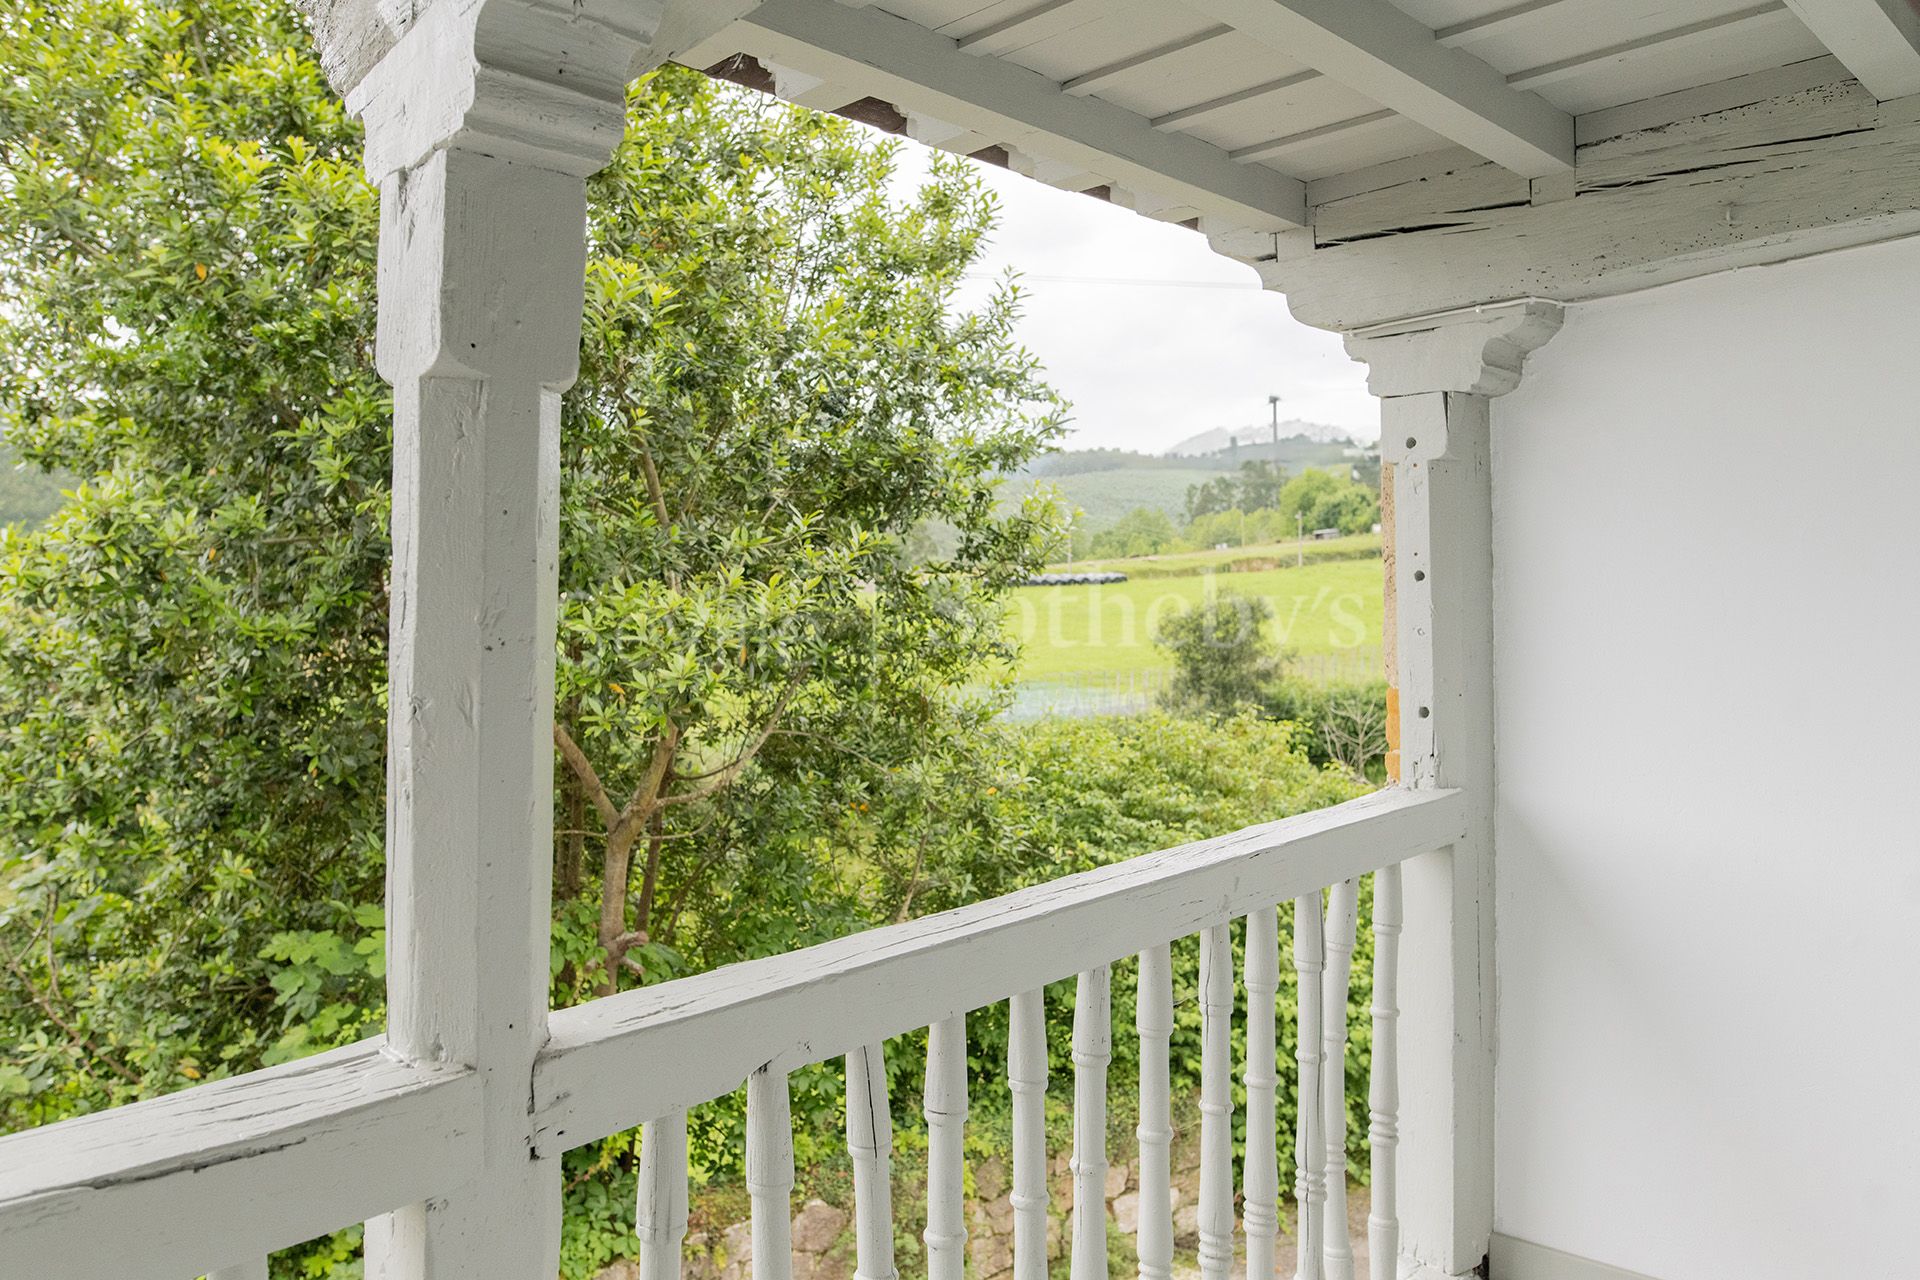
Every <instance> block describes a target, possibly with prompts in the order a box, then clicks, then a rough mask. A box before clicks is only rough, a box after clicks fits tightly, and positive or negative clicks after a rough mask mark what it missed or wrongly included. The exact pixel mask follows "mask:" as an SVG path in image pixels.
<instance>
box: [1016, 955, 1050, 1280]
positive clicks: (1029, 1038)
mask: <svg viewBox="0 0 1920 1280" xmlns="http://www.w3.org/2000/svg"><path fill="white" fill-rule="evenodd" d="M1008 1016H1009V1021H1010V1023H1011V1026H1010V1028H1009V1035H1008V1039H1007V1086H1008V1089H1009V1090H1010V1091H1011V1092H1012V1094H1013V1190H1012V1193H1011V1200H1012V1204H1013V1274H1014V1280H1046V1276H1047V1013H1046V992H1045V990H1044V989H1042V988H1039V987H1036V988H1034V989H1033V990H1031V991H1022V992H1020V993H1019V994H1018V995H1016V996H1014V997H1013V1000H1012V1007H1011V1009H1010V1010H1009V1011H1008Z"/></svg>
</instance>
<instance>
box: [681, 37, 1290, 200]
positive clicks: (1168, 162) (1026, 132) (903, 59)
mask: <svg viewBox="0 0 1920 1280" xmlns="http://www.w3.org/2000/svg"><path fill="white" fill-rule="evenodd" d="M724 38H725V39H726V40H727V41H730V42H733V43H735V44H737V45H738V46H739V51H741V52H745V53H748V54H751V55H753V56H755V57H757V58H759V59H760V60H761V61H762V62H763V63H766V64H768V65H769V66H777V67H791V68H797V69H799V70H801V71H804V72H805V73H806V74H807V75H810V76H818V77H820V78H821V79H822V80H824V81H828V82H831V83H834V84H840V85H846V86H850V87H853V88H855V89H856V90H857V92H858V94H864V95H869V96H872V97H875V98H879V99H881V100H883V101H885V102H889V103H892V104H893V105H894V106H895V107H896V108H897V109H898V110H899V111H901V112H903V113H905V114H906V115H907V116H908V117H909V118H913V117H916V116H926V117H930V118H933V119H937V120H940V121H944V122H946V123H947V124H949V125H951V126H953V127H955V128H958V129H964V130H968V131H971V132H973V133H977V134H980V135H982V136H985V137H989V138H993V139H995V140H996V141H997V142H998V143H1000V144H1001V145H1002V146H1004V147H1006V148H1008V149H1009V150H1012V151H1019V152H1022V153H1026V154H1030V155H1034V156H1040V157H1044V158H1046V159H1047V160H1049V161H1053V162H1056V163H1058V164H1061V165H1064V166H1067V167H1068V168H1072V169H1078V170H1082V171H1085V172H1087V173H1091V174H1098V175H1100V177H1101V178H1103V179H1105V180H1107V181H1109V182H1111V183H1114V184H1117V185H1119V186H1122V187H1125V188H1128V189H1130V190H1136V191H1141V192H1147V193H1151V194H1152V195H1154V196H1155V197H1159V198H1161V199H1164V200H1166V201H1168V202H1170V203H1172V204H1174V205H1179V206H1190V207H1192V208H1194V209H1197V210H1199V211H1200V212H1202V213H1204V214H1210V215H1213V216H1217V217H1221V218H1224V219H1227V220H1230V221H1233V222H1236V223H1240V224H1242V225H1247V226H1250V227H1253V228H1254V229H1257V230H1269V231H1272V230H1283V229H1286V228H1289V227H1298V226H1304V225H1306V221H1307V213H1306V188H1305V185H1304V184H1303V183H1301V182H1299V181H1298V180H1296V179H1294V178H1290V177H1287V176H1285V175H1283V174H1280V173H1275V172H1273V171H1272V170H1269V169H1266V168H1264V167H1262V166H1258V165H1245V164H1236V163H1235V162H1234V161H1233V160H1232V159H1231V158H1230V157H1229V156H1228V155H1227V153H1226V152H1225V151H1224V150H1223V149H1221V148H1219V147H1216V146H1213V145H1212V144H1210V143H1207V142H1204V141H1202V140H1201V139H1198V138H1192V137H1186V136H1182V135H1178V134H1171V133H1167V132H1162V131H1159V130H1156V129H1155V128H1154V127H1153V126H1152V125H1151V124H1150V123H1149V122H1148V121H1147V120H1146V119H1144V118H1143V117H1141V116H1139V115H1136V114H1134V113H1133V112H1131V111H1128V110H1126V109H1124V108H1122V107H1118V106H1115V105H1114V104H1112V103H1109V102H1104V101H1102V100H1100V99H1099V98H1096V97H1091V96H1084V95H1074V94H1069V93H1066V92H1064V91H1063V90H1062V88H1061V86H1060V85H1058V84H1056V83H1055V82H1054V81H1052V80H1049V79H1048V78H1046V77H1045V76H1042V75H1040V74H1039V73H1037V72H1034V71H1029V70H1027V69H1026V68H1024V67H1019V66H1015V65H1014V64H1012V63H1008V62H1004V61H1002V60H1000V59H998V58H993V57H982V56H976V55H973V54H970V53H967V52H963V51H962V50H961V49H960V47H959V45H958V43H957V42H956V41H955V40H953V39H951V38H949V37H946V36H943V35H941V34H939V33H937V32H934V31H929V30H928V29H927V28H925V27H922V26H920V25H918V24H916V23H913V22H909V21H907V20H906V19H904V18H898V17H895V16H893V15H892V14H890V13H887V12H885V11H884V10H881V9H879V8H867V9H852V8H849V7H847V6H846V5H843V4H839V3H837V2H836V0H768V2H767V3H766V4H763V5H761V6H760V7H759V8H758V9H756V10H754V11H753V12H752V13H751V14H749V15H748V16H747V17H746V18H745V19H744V20H742V21H741V22H740V23H738V24H736V25H735V26H734V27H733V28H731V29H729V31H728V32H727V33H726V35H725V37H724ZM723 52H733V50H725V51H723ZM716 56H717V55H716ZM1092 185H1098V184H1092Z"/></svg>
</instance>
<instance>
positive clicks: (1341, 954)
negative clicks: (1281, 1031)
mask: <svg viewBox="0 0 1920 1280" xmlns="http://www.w3.org/2000/svg"><path fill="white" fill-rule="evenodd" d="M1359 892H1360V889H1359V885H1358V883H1357V882H1355V881H1352V880H1343V881H1341V882H1340V883H1339V884H1336V885H1334V886H1333V888H1331V889H1329V890H1328V891H1327V938H1326V943H1327V971H1326V978H1325V981H1326V988H1325V991H1324V993H1323V994H1322V996H1321V999H1320V1023H1321V1027H1322V1029H1323V1030H1322V1035H1321V1043H1322V1045H1323V1046H1324V1050H1323V1053H1322V1055H1321V1056H1322V1059H1323V1061H1322V1065H1321V1081H1320V1111H1321V1126H1322V1127H1323V1128H1324V1129H1325V1131H1326V1139H1327V1208H1326V1214H1325V1216H1324V1217H1323V1218H1322V1219H1321V1230H1322V1235H1323V1237H1324V1242H1323V1249H1322V1253H1323V1255H1324V1257H1325V1258H1326V1273H1327V1280H1353V1241H1352V1240H1351V1239H1349V1238H1348V1236H1347V993H1348V990H1349V987H1350V986H1351V984H1352V978H1353V939H1354V931H1355V922H1356V913H1357V911H1358V907H1359Z"/></svg>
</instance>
